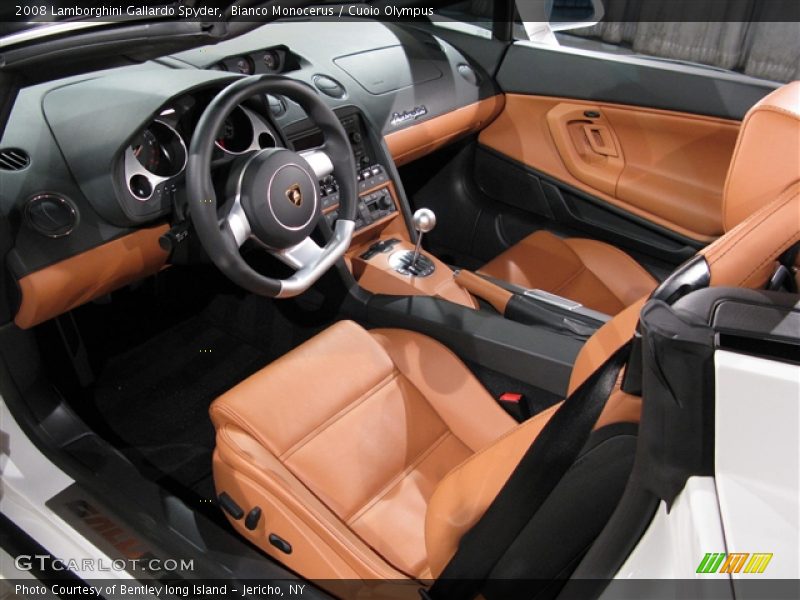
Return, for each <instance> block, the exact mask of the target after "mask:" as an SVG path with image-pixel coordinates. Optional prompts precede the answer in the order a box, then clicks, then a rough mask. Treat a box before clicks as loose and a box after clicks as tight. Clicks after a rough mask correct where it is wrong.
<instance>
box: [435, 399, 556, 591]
mask: <svg viewBox="0 0 800 600" xmlns="http://www.w3.org/2000/svg"><path fill="white" fill-rule="evenodd" d="M559 406H560V404H557V405H555V406H552V407H550V408H548V409H547V410H545V411H543V412H541V413H539V414H538V415H536V416H534V417H532V418H531V419H528V420H527V421H525V422H524V423H522V424H520V425H518V426H517V427H515V428H514V429H512V430H511V431H509V432H508V433H506V434H505V435H504V436H503V437H501V438H499V439H498V440H496V441H495V442H494V443H493V444H492V445H490V446H488V447H486V448H484V449H483V450H482V451H480V452H478V453H476V454H474V455H473V456H471V457H470V458H468V459H467V460H466V461H464V462H463V463H461V464H460V465H459V466H458V467H456V468H455V469H453V470H452V471H450V473H448V474H447V476H446V477H445V478H444V479H443V480H442V481H441V482H440V483H439V485H438V486H437V488H436V491H435V492H434V493H433V496H432V497H431V499H430V502H429V503H428V512H427V513H426V515H425V549H426V551H427V553H428V567H429V568H430V570H431V573H432V575H433V576H434V577H438V576H439V575H440V574H441V572H442V570H443V569H444V567H445V566H446V565H447V563H448V562H449V561H450V559H451V558H452V557H453V554H455V551H456V549H457V548H458V542H459V540H461V536H462V535H464V534H465V533H466V532H467V531H468V530H469V529H470V528H471V527H472V526H473V525H474V524H475V523H476V522H477V521H478V519H479V518H480V517H481V515H483V513H484V512H486V509H487V508H488V507H489V504H491V503H492V501H493V500H494V499H495V497H496V496H497V494H498V492H499V491H500V488H502V487H503V484H504V483H505V482H506V481H507V480H508V478H509V476H510V475H511V473H512V471H513V470H514V469H515V468H516V466H517V464H518V463H519V461H520V460H521V459H522V456H523V454H525V451H526V450H527V449H528V448H529V447H530V445H531V444H532V443H533V440H534V439H536V436H538V435H539V433H540V432H541V431H542V428H543V427H544V426H545V424H546V423H547V421H548V420H549V419H550V417H551V416H552V415H553V413H554V412H555V411H556V409H557V408H558V407H559Z"/></svg>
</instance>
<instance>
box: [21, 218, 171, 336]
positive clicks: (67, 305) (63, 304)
mask: <svg viewBox="0 0 800 600" xmlns="http://www.w3.org/2000/svg"><path fill="white" fill-rule="evenodd" d="M168 229H169V227H168V226H167V225H158V226H156V227H150V228H147V229H140V230H138V231H135V232H133V233H131V234H128V235H126V236H123V237H121V238H117V239H116V240H113V241H111V242H108V243H106V244H103V245H102V246H98V247H96V248H92V249H91V250H87V251H86V252H83V253H81V254H77V255H75V256H71V257H70V258H67V259H66V260H62V261H61V262H57V263H55V264H53V265H50V266H49V267H45V268H44V269H41V270H39V271H34V272H33V273H30V274H28V275H26V276H25V277H23V278H21V279H20V280H19V289H20V292H21V293H22V301H21V303H20V307H19V311H18V312H17V316H16V317H15V318H14V323H16V324H17V327H21V328H22V329H28V328H29V327H33V326H35V325H38V324H39V323H43V322H44V321H47V320H48V319H52V318H53V317H56V316H58V315H60V314H63V313H65V312H67V311H68V310H72V309H73V308H75V307H76V306H80V305H81V304H85V303H86V302H89V301H90V300H94V299H95V298H97V297H99V296H102V295H103V294H108V293H109V292H112V291H114V290H115V289H118V288H120V287H122V286H124V285H127V284H129V283H132V282H134V281H136V280H137V279H141V278H143V277H147V276H148V275H152V274H153V273H156V272H157V271H158V270H159V269H161V268H162V267H163V266H164V263H165V262H166V260H167V253H166V252H164V251H163V250H162V249H161V247H160V246H159V245H158V238H160V237H161V236H162V235H163V234H164V233H166V231H167V230H168Z"/></svg>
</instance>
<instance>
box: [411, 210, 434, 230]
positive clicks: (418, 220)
mask: <svg viewBox="0 0 800 600" xmlns="http://www.w3.org/2000/svg"><path fill="white" fill-rule="evenodd" d="M434 227H436V213H435V212H433V211H432V210H431V209H430V208H420V209H417V210H416V211H415V212H414V229H416V230H417V231H419V232H420V233H428V232H429V231H432V230H433V228H434Z"/></svg>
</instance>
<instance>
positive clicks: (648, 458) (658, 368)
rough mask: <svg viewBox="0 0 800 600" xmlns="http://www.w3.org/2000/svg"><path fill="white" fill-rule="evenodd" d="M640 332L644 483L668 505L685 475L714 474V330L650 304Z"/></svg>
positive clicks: (696, 319)
mask: <svg viewBox="0 0 800 600" xmlns="http://www.w3.org/2000/svg"><path fill="white" fill-rule="evenodd" d="M640 332H641V334H642V362H643V368H642V387H643V396H642V397H643V398H644V402H643V403H642V419H641V424H640V427H639V432H640V434H639V435H640V438H641V443H640V449H639V451H640V452H641V459H642V461H643V462H644V465H645V468H644V469H643V477H644V482H643V483H644V485H645V487H646V488H647V489H649V490H650V491H652V492H653V493H654V494H655V495H656V496H658V497H659V498H661V499H662V500H664V501H665V502H666V503H667V506H668V507H669V506H671V505H672V502H673V501H674V500H675V497H676V496H677V495H678V494H679V493H680V491H681V490H682V489H683V486H684V484H685V482H686V480H687V479H688V478H689V477H690V476H692V475H713V473H714V331H713V330H712V329H711V328H710V327H709V326H708V325H707V324H706V321H705V320H704V319H702V318H700V317H697V316H695V315H692V314H690V313H687V312H681V313H680V314H679V313H678V312H676V311H675V310H674V309H673V308H672V307H670V306H669V305H667V304H665V303H664V302H662V301H660V300H651V301H650V302H648V303H647V304H646V305H645V307H644V308H643V309H642V313H641V317H640Z"/></svg>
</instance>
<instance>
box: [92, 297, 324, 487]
mask: <svg viewBox="0 0 800 600" xmlns="http://www.w3.org/2000/svg"><path fill="white" fill-rule="evenodd" d="M287 306H288V305H287ZM284 308H285V307H284ZM290 317H292V316H291V315H289V316H287V315H286V314H284V313H283V312H281V311H280V310H277V309H276V308H275V304H274V303H272V302H269V301H266V300H264V299H262V298H256V297H246V298H244V299H242V298H237V297H234V296H225V295H221V296H218V297H217V298H215V299H214V300H213V301H212V302H211V303H210V304H209V305H208V306H207V307H206V308H205V309H204V310H203V311H202V312H200V313H199V314H197V315H196V316H194V317H191V318H189V319H188V320H185V321H183V322H181V323H179V324H178V325H175V326H174V327H172V328H170V329H168V330H166V331H163V332H161V333H159V334H158V335H156V336H155V337H151V338H150V339H149V340H147V341H146V342H144V343H142V344H141V345H139V346H137V347H135V348H132V349H130V350H127V351H125V352H123V353H120V354H117V355H115V356H112V357H108V358H107V359H105V360H104V361H103V366H102V368H101V370H100V372H99V373H98V376H97V382H96V385H95V386H94V393H93V394H92V395H91V399H90V400H89V402H90V404H91V406H84V407H83V410H82V411H81V412H86V411H87V410H89V411H90V412H92V413H93V414H94V416H95V418H94V419H93V420H94V421H95V423H99V425H100V427H101V431H99V432H100V433H101V435H103V436H104V437H106V438H107V439H108V440H109V441H110V442H111V443H113V444H114V445H115V446H116V447H118V448H119V449H120V450H121V451H122V452H123V453H125V455H126V456H128V458H129V459H130V460H131V461H132V462H133V463H134V464H135V465H136V467H137V468H139V469H140V470H141V471H142V472H143V473H145V474H146V475H147V476H148V477H150V478H152V479H155V480H156V481H159V482H160V483H162V484H163V485H164V486H165V487H170V488H172V490H173V492H176V493H177V492H180V491H181V490H183V491H184V492H186V491H189V492H190V493H191V494H194V495H197V496H200V497H201V498H211V497H213V482H212V479H211V452H212V450H213V448H214V428H213V426H212V424H211V420H210V419H209V416H208V407H209V405H210V404H211V402H212V401H213V400H214V398H216V397H217V396H219V395H220V394H222V393H223V392H225V391H226V390H228V389H230V388H231V387H233V386H234V385H236V384H237V383H238V382H240V381H242V380H243V379H245V378H246V377H248V376H249V375H251V374H252V373H254V372H255V371H257V370H258V369H260V368H262V367H263V366H264V365H266V364H268V363H270V362H272V361H273V360H275V359H276V358H278V357H279V356H281V355H283V354H285V353H286V352H288V351H289V350H290V349H291V348H293V347H295V346H297V345H299V344H300V343H302V342H303V341H305V340H306V339H308V338H310V337H311V336H312V335H314V334H315V333H317V332H318V331H319V330H321V329H322V328H323V326H322V324H316V323H315V324H307V325H302V324H300V323H298V321H296V320H294V318H290ZM301 322H302V321H301ZM183 495H185V493H184V494H183Z"/></svg>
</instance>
